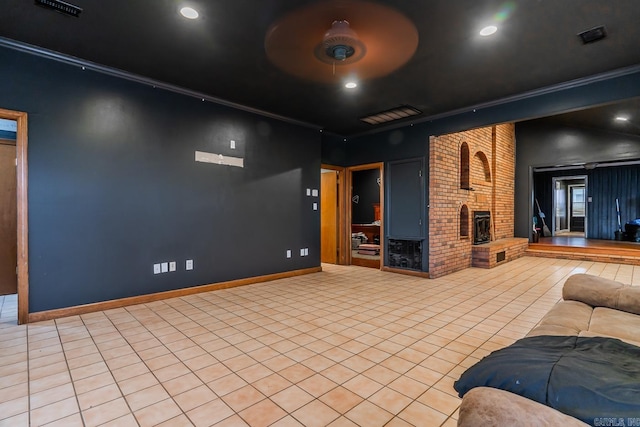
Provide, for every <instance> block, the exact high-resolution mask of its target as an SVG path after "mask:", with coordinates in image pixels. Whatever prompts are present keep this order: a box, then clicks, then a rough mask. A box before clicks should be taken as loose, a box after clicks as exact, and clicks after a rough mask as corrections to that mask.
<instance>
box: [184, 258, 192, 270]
mask: <svg viewBox="0 0 640 427" xmlns="http://www.w3.org/2000/svg"><path fill="white" fill-rule="evenodd" d="M184 268H185V270H193V260H192V259H188V260H187V262H186V263H185V266H184Z"/></svg>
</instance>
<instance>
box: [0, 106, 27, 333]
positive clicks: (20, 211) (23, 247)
mask: <svg viewBox="0 0 640 427" xmlns="http://www.w3.org/2000/svg"><path fill="white" fill-rule="evenodd" d="M0 119H2V120H5V121H10V122H12V123H13V122H15V124H12V125H10V126H12V130H11V132H12V133H13V134H14V135H15V137H14V138H2V139H3V141H4V142H3V143H2V144H1V145H0V150H1V151H2V154H0V156H1V157H2V160H0V163H1V166H0V168H1V170H0V175H2V178H0V179H2V181H4V182H3V183H0V186H3V189H5V187H6V188H15V193H14V194H15V195H14V194H10V195H8V196H6V197H4V196H3V197H2V200H0V203H3V205H2V208H1V209H2V212H3V213H2V215H1V216H0V220H1V221H2V225H0V227H3V228H5V229H6V233H9V235H10V234H13V235H15V236H16V239H15V246H13V245H14V244H13V239H12V238H10V237H7V238H6V240H10V241H11V243H10V244H9V245H11V248H9V246H7V247H6V248H5V249H4V250H3V252H0V256H1V257H3V260H0V262H1V263H2V264H3V267H2V271H3V273H2V276H1V277H0V280H7V279H6V278H11V279H9V280H8V284H7V283H5V285H2V286H5V288H4V289H5V291H10V292H13V289H14V286H15V290H16V293H13V294H10V295H14V296H12V297H3V300H2V306H3V312H4V308H7V310H8V311H7V313H10V312H16V310H15V306H17V323H19V324H23V323H27V322H28V321H29V264H28V253H29V252H28V238H27V237H28V209H27V113H23V112H20V111H11V110H4V109H0ZM5 132H6V131H5ZM3 136H6V134H3ZM7 140H8V141H10V142H7ZM14 182H15V187H13V186H14V184H13V183H14ZM5 190H6V189H5ZM14 212H15V214H14ZM14 215H15V220H13V219H11V218H12V217H14ZM14 224H15V225H14ZM2 233H3V240H5V238H4V233H5V231H2ZM0 244H2V243H0ZM14 247H15V249H13V248H14ZM5 275H6V278H5ZM3 292H4V291H3ZM11 307H13V308H11Z"/></svg>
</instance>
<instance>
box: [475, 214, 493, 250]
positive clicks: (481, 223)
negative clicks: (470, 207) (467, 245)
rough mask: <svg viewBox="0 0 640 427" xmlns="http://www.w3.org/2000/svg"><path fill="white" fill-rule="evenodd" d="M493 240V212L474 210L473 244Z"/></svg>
mask: <svg viewBox="0 0 640 427" xmlns="http://www.w3.org/2000/svg"><path fill="white" fill-rule="evenodd" d="M490 241H491V213H490V212H489V211H473V244H474V245H481V244H483V243H489V242H490Z"/></svg>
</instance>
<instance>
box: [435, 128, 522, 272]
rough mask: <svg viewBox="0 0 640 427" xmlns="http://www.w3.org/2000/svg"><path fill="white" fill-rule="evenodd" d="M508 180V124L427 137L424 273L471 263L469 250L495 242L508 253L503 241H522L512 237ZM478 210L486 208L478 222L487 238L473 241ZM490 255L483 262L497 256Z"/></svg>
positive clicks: (511, 149)
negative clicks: (484, 216)
mask: <svg viewBox="0 0 640 427" xmlns="http://www.w3.org/2000/svg"><path fill="white" fill-rule="evenodd" d="M514 180H515V127H514V125H513V124H502V125H496V126H489V127H484V128H479V129H472V130H468V131H464V132H458V133H453V134H447V135H440V136H432V137H430V138H429V206H430V208H429V277H432V278H436V277H441V276H444V275H446V274H450V273H453V272H454V271H458V270H462V269H464V268H468V267H471V266H472V263H473V258H474V253H476V254H478V253H480V252H483V251H485V250H491V251H494V246H496V245H498V246H500V247H501V248H500V249H499V251H498V254H499V253H500V252H502V251H506V253H505V254H506V257H505V260H507V261H508V260H509V259H510V258H512V257H511V256H510V253H511V252H510V250H509V249H508V246H509V245H518V248H520V246H522V244H523V243H522V242H520V240H521V239H517V240H516V239H513V232H514V220H513V219H514V218H513V211H514V202H513V200H514V186H515V184H514ZM478 212H484V213H488V219H482V220H481V221H482V222H481V223H480V226H481V231H482V233H481V234H482V235H483V241H486V240H487V238H488V243H483V244H474V240H475V239H474V235H475V234H476V231H477V230H476V224H475V221H474V216H475V214H476V213H478ZM505 239H510V240H508V242H511V243H508V244H507V240H505ZM525 240H526V239H525ZM504 245H507V246H506V247H504V248H502V246H504ZM495 250H497V249H495ZM519 254H520V250H519V249H518V253H517V254H515V255H514V256H521V255H519ZM476 256H477V255H476ZM490 257H491V263H488V264H487V265H489V267H490V266H493V265H495V263H496V262H501V261H498V258H502V255H500V256H499V257H498V258H497V257H496V255H495V254H493V252H492V253H491V254H490Z"/></svg>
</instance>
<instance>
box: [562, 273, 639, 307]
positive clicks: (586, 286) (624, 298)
mask: <svg viewBox="0 0 640 427" xmlns="http://www.w3.org/2000/svg"><path fill="white" fill-rule="evenodd" d="M562 298H563V299H564V300H573V301H581V302H583V303H585V304H589V305H590V306H592V307H609V308H615V309H618V310H623V311H627V312H629V313H634V314H640V287H637V286H625V285H624V284H622V283H620V282H616V281H615V280H610V279H605V278H603V277H598V276H593V275H591V274H574V275H572V276H571V277H569V278H568V279H567V281H566V282H565V284H564V287H563V288H562Z"/></svg>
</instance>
